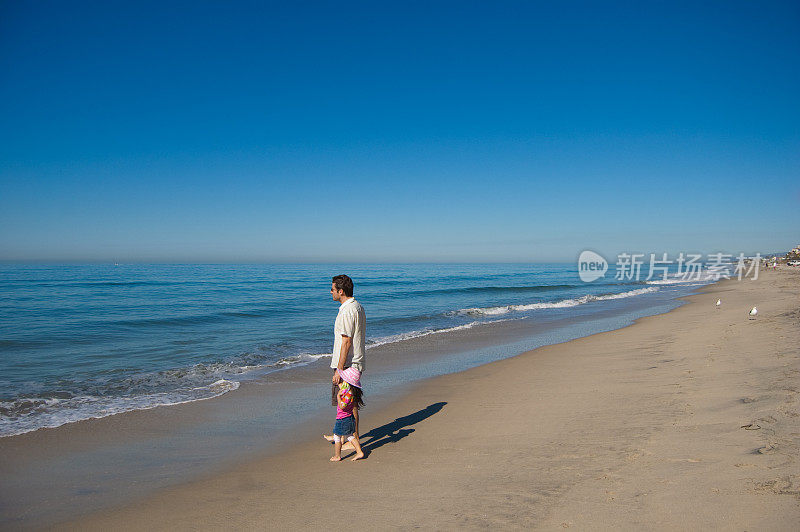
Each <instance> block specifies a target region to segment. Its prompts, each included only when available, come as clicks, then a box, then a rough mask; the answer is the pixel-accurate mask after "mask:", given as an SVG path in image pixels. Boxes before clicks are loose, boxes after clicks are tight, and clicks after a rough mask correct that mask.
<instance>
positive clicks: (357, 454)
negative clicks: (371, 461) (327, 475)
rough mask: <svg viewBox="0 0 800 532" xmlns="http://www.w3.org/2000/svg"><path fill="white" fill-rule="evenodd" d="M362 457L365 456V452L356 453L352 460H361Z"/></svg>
mask: <svg viewBox="0 0 800 532" xmlns="http://www.w3.org/2000/svg"><path fill="white" fill-rule="evenodd" d="M362 458H364V453H363V452H362V453H356V455H355V456H354V457H352V458H351V459H350V460H352V461H353V462H355V461H356V460H361V459H362Z"/></svg>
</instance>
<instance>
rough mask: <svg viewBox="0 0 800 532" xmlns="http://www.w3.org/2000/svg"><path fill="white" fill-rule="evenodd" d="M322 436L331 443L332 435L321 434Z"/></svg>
mask: <svg viewBox="0 0 800 532" xmlns="http://www.w3.org/2000/svg"><path fill="white" fill-rule="evenodd" d="M322 437H323V438H325V439H326V440H328V441H329V442H331V443H333V436H331V435H329V434H323V435H322Z"/></svg>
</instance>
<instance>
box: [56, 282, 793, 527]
mask: <svg viewBox="0 0 800 532" xmlns="http://www.w3.org/2000/svg"><path fill="white" fill-rule="evenodd" d="M798 279H800V276H798V275H797V272H792V271H779V272H771V273H766V274H764V275H763V277H761V278H760V279H759V281H757V282H755V283H752V284H750V285H747V284H742V283H740V284H739V285H738V286H737V285H736V284H733V285H732V283H736V281H723V282H720V283H718V284H716V285H711V286H708V287H705V288H704V289H703V291H702V293H700V294H697V295H693V296H689V297H687V298H683V299H684V300H687V301H688V302H689V304H688V305H682V306H680V307H678V308H676V309H674V310H672V311H670V312H667V313H666V314H660V315H656V316H651V317H646V318H641V319H639V320H637V321H636V323H634V324H633V325H630V326H628V327H625V328H622V329H617V330H614V331H610V332H603V333H599V334H595V335H592V336H588V337H583V338H579V339H576V340H571V341H568V342H566V343H561V344H556V345H549V346H546V347H541V348H539V349H536V350H534V351H528V352H525V353H522V354H520V355H517V356H515V357H511V358H507V359H504V360H500V361H495V362H490V363H488V364H485V365H482V366H478V367H476V368H472V369H468V370H466V371H462V372H459V373H453V374H449V375H443V376H438V377H434V378H431V379H426V380H424V381H421V382H419V383H415V384H413V385H410V386H409V389H408V390H406V393H404V394H403V395H400V396H398V397H397V400H396V401H394V402H392V403H391V404H388V405H386V406H383V407H380V408H377V409H376V410H373V409H370V408H368V409H367V410H365V411H364V416H363V418H362V419H363V420H364V423H365V425H366V426H365V427H362V430H364V428H366V429H367V430H366V432H365V433H364V435H363V438H362V444H363V445H364V446H365V447H366V449H367V450H368V451H370V454H369V455H368V456H367V459H366V460H364V461H362V462H359V463H357V464H350V463H341V464H330V463H325V462H326V461H327V456H326V454H327V453H329V451H330V449H327V448H326V447H325V445H324V444H323V443H322V442H321V441H316V440H311V441H307V442H306V441H303V442H302V443H299V444H297V445H296V446H294V447H289V448H287V449H286V450H285V451H284V452H281V453H279V454H276V455H272V456H266V457H262V458H257V459H254V460H250V461H248V462H247V463H245V464H242V465H239V466H237V467H234V468H232V469H230V470H228V471H226V472H223V473H218V474H213V475H209V476H206V477H205V478H201V479H198V480H194V481H191V482H188V483H186V484H183V485H179V486H175V487H171V488H165V489H163V490H159V491H158V492H156V493H154V494H152V495H150V496H148V497H145V498H144V499H142V500H139V501H136V502H134V503H133V504H131V505H129V506H127V507H122V508H117V509H112V510H104V511H100V512H97V513H95V514H92V515H90V516H87V517H85V518H83V519H79V520H77V521H72V522H67V523H62V524H60V525H58V526H56V528H57V529H77V528H80V529H102V528H108V527H111V526H113V527H115V528H123V529H134V530H135V529H143V528H157V529H191V528H198V527H200V528H220V527H241V528H259V526H258V525H259V523H261V524H262V527H263V523H265V522H272V523H279V524H280V526H282V527H290V526H292V527H293V526H303V527H306V528H313V529H317V528H324V527H326V525H327V523H328V516H330V515H331V512H333V511H335V509H334V506H335V504H334V503H335V499H334V497H333V496H332V494H331V493H330V486H331V483H332V482H333V483H336V482H344V483H346V484H347V483H349V484H351V485H358V486H359V490H358V492H359V493H358V497H359V499H360V500H362V502H363V505H361V506H363V508H364V509H365V511H364V512H363V513H364V515H363V516H360V517H359V518H360V519H361V518H363V519H366V520H365V521H364V522H368V523H370V526H381V525H383V526H389V527H392V528H397V527H400V528H402V527H411V526H424V527H456V526H457V527H467V528H477V527H484V526H504V527H531V526H535V527H541V528H555V527H570V526H578V527H583V528H591V527H592V526H590V525H592V523H593V527H594V528H598V527H599V528H604V527H610V526H612V525H613V524H615V523H617V524H618V523H620V522H621V523H624V524H627V526H628V527H642V526H647V527H648V528H670V527H675V526H679V527H688V526H706V527H713V528H730V527H731V526H735V527H737V528H749V527H756V526H767V527H769V528H774V529H784V528H785V529H789V528H791V525H792V524H794V523H796V522H797V519H798V518H799V517H800V505H798V498H799V497H800V495H798V494H800V490H798V488H799V487H800V486H799V484H798V473H800V471H798V467H797V464H796V463H795V461H794V460H793V459H790V457H792V456H793V455H794V454H796V452H797V450H798V448H800V447H798V437H797V436H796V435H793V434H796V433H798V426H797V425H798V416H800V413H798V412H797V410H798V409H797V406H798V391H797V387H796V381H797V377H796V376H797V374H798V373H800V369H798V359H799V358H800V357H798V352H797V348H796V347H794V346H796V345H798V344H797V340H798V339H799V338H798V331H797V329H796V327H795V328H792V327H791V325H793V322H792V321H791V320H792V319H796V318H793V316H796V315H797V314H798V309H797V304H796V301H797V294H798V289H799V288H800V286H798ZM717 297H723V298H724V300H725V303H724V304H723V308H722V309H720V310H719V311H715V310H714V308H713V304H710V303H709V302H713V301H715V300H716V298H717ZM792 297H794V299H792ZM754 298H755V299H758V300H759V310H760V312H761V314H760V315H759V319H758V320H752V321H748V320H747V318H746V315H745V314H743V313H736V312H734V309H732V308H731V306H732V304H736V303H735V302H737V301H738V302H739V303H738V306H741V307H742V308H744V307H745V306H746V305H747V304H749V303H746V302H745V300H748V301H749V300H752V299H754ZM762 300H763V301H762ZM776 309H777V310H776ZM778 310H780V312H778ZM709 312H710V313H711V314H710V315H708V314H709ZM739 314H742V315H741V316H740V315H739ZM762 316H763V317H762ZM706 320H707V321H708V323H705V321H706ZM698 322H702V323H698ZM787 324H788V325H789V327H787ZM743 327H748V329H747V330H748V333H749V334H748V336H749V337H748V338H743V337H742V335H741V334H740V332H741V331H740V329H741V328H743ZM775 331H778V332H780V334H779V336H783V338H775ZM679 333H680V334H679ZM653 339H657V341H656V342H653ZM787 339H788V340H787ZM778 341H783V342H784V343H783V344H781V345H786V346H790V347H789V348H788V349H787V350H786V351H785V352H784V351H782V350H778V352H777V353H776V350H775V349H774V345H773V346H771V347H770V345H769V343H770V342H772V343H773V344H775V345H777V344H776V342H778ZM754 342H755V344H754ZM731 346H734V347H735V348H736V349H737V350H738V352H740V353H743V358H745V359H746V360H745V361H743V360H740V359H738V358H732V357H731V356H730V353H731ZM784 359H785V360H784ZM723 360H724V361H725V364H722V363H721V362H722V361H723ZM745 362H746V363H745ZM748 364H749V365H748ZM754 368H756V369H757V370H758V371H757V372H756V373H753V371H754ZM776 378H778V379H783V380H784V381H787V382H786V385H785V387H784V388H782V389H781V390H780V391H777V392H774V391H771V390H772V384H774V383H775V379H776ZM764 412H769V413H767V414H765V415H763V416H761V417H756V416H758V415H759V414H762V413H764ZM701 419H702V420H704V422H703V423H697V420H701ZM761 419H763V420H766V421H760V420H761ZM737 423H738V424H737ZM748 424H749V425H750V426H751V427H755V426H759V427H760V428H759V429H756V430H743V427H744V426H747V425H748ZM324 426H326V425H324ZM476 427H477V429H476ZM296 436H298V439H299V440H302V436H303V435H302V434H297V435H296ZM687 436H690V437H687ZM720 443H723V444H724V445H722V447H721V448H720V445H719V444H720ZM723 466H724V467H723ZM629 470H630V471H629ZM634 472H635V473H636V474H633V473H634ZM387 479H392V482H391V484H390V485H388V486H387V484H386V483H387ZM421 486H422V487H425V488H421ZM387 489H389V490H391V493H392V495H391V497H390V496H388V495H387V494H386V491H387ZM715 490H716V491H715ZM470 501H471V502H470ZM400 502H402V504H401V503H400ZM408 505H413V508H414V511H413V512H408V511H403V508H404V507H412V506H408ZM687 511H688V513H686V512H687ZM641 512H644V514H643V515H639V514H640V513H641ZM682 512H683V513H682ZM598 519H599V520H598ZM598 523H599V526H598Z"/></svg>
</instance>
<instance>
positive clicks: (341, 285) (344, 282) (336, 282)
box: [333, 275, 353, 297]
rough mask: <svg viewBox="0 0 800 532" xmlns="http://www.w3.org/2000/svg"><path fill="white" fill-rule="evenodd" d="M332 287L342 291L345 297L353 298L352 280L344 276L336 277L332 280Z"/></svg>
mask: <svg viewBox="0 0 800 532" xmlns="http://www.w3.org/2000/svg"><path fill="white" fill-rule="evenodd" d="M333 286H335V287H336V289H337V290H342V291H344V295H346V296H347V297H353V280H352V279H351V278H349V277H348V276H346V275H337V276H336V277H334V278H333Z"/></svg>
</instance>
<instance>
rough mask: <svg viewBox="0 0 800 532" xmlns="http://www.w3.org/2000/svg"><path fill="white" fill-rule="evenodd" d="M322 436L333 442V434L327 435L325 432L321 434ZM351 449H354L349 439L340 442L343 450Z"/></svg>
mask: <svg viewBox="0 0 800 532" xmlns="http://www.w3.org/2000/svg"><path fill="white" fill-rule="evenodd" d="M322 437H323V438H325V439H326V440H328V441H329V442H330V443H334V441H333V436H329V435H327V434H323V435H322ZM353 449H355V446H354V445H353V444H352V443H350V442H349V441H347V442H344V443H343V444H342V450H343V451H352V450H353Z"/></svg>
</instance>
